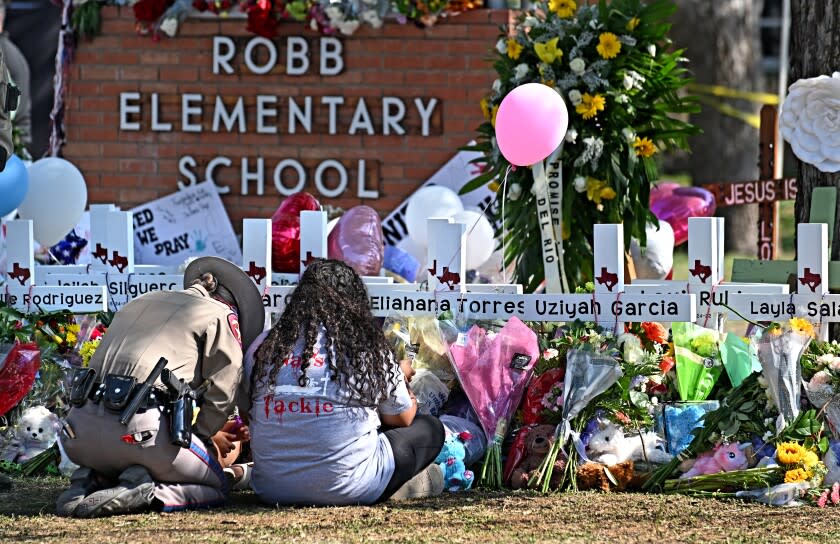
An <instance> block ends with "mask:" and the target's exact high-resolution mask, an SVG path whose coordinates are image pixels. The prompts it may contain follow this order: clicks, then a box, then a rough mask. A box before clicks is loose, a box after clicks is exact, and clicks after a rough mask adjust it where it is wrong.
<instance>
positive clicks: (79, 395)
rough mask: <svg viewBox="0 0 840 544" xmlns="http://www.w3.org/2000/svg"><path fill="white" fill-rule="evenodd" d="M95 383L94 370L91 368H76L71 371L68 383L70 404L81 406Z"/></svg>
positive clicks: (88, 396)
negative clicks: (71, 375) (71, 376)
mask: <svg viewBox="0 0 840 544" xmlns="http://www.w3.org/2000/svg"><path fill="white" fill-rule="evenodd" d="M94 385H96V371H95V370H94V369H92V368H77V369H75V370H74V371H73V378H72V382H71V385H70V404H71V405H72V406H76V407H79V406H83V405H84V404H85V402H87V400H88V398H90V392H91V391H93V386H94Z"/></svg>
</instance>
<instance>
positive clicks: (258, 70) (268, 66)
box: [245, 36, 277, 75]
mask: <svg viewBox="0 0 840 544" xmlns="http://www.w3.org/2000/svg"><path fill="white" fill-rule="evenodd" d="M258 45H262V46H263V47H265V48H266V49H267V50H268V61H267V62H266V63H265V64H263V65H262V66H257V65H256V64H254V58H253V57H254V49H255V48H256V47H257V46H258ZM276 64H277V46H276V45H274V42H273V41H271V40H267V39H265V38H263V37H262V36H257V37H256V38H252V39H251V41H249V42H248V45H247V46H245V66H247V67H248V70H250V71H251V73H253V74H258V75H262V74H267V73H269V72H270V71H271V70H273V69H274V66H275V65H276Z"/></svg>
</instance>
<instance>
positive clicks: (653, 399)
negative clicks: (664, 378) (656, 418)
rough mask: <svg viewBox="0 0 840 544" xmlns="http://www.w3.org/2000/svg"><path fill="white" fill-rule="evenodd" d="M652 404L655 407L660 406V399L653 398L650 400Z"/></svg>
mask: <svg viewBox="0 0 840 544" xmlns="http://www.w3.org/2000/svg"><path fill="white" fill-rule="evenodd" d="M650 403H651V404H653V405H654V406H656V405H657V404H659V398H657V397H651V398H650Z"/></svg>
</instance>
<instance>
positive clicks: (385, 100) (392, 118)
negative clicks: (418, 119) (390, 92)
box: [382, 96, 405, 136]
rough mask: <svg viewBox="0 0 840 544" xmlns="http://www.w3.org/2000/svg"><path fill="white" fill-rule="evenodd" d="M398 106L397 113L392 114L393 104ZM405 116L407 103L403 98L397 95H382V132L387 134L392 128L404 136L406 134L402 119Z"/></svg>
mask: <svg viewBox="0 0 840 544" xmlns="http://www.w3.org/2000/svg"><path fill="white" fill-rule="evenodd" d="M392 105H393V106H397V114H396V115H391V106H392ZM404 117H405V104H404V103H403V101H402V99H401V98H397V97H395V96H383V97H382V133H383V134H384V135H386V136H388V135H389V134H391V129H392V128H393V129H394V133H395V134H398V135H400V136H402V135H403V134H405V129H404V128H403V127H402V125H400V121H402V120H403V118H404Z"/></svg>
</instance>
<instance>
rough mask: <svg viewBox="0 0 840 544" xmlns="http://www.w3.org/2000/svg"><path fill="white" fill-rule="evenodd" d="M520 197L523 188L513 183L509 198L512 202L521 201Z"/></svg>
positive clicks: (509, 190)
mask: <svg viewBox="0 0 840 544" xmlns="http://www.w3.org/2000/svg"><path fill="white" fill-rule="evenodd" d="M520 196H522V186H521V185H519V184H518V183H511V185H510V189H508V197H510V199H511V200H519V197H520Z"/></svg>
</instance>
